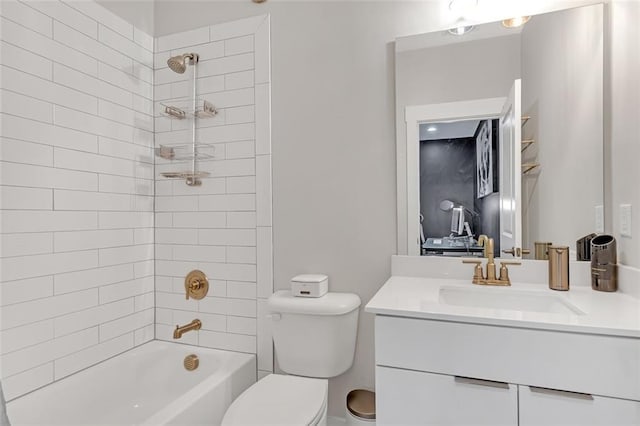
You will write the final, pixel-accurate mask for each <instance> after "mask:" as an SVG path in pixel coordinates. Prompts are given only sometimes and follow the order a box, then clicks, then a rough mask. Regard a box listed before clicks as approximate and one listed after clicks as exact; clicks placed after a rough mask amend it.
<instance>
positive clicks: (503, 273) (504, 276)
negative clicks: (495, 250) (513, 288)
mask: <svg viewBox="0 0 640 426" xmlns="http://www.w3.org/2000/svg"><path fill="white" fill-rule="evenodd" d="M507 265H522V263H521V262H517V261H514V260H503V261H501V262H500V277H499V278H498V280H499V281H502V282H504V283H506V284H507V285H511V280H510V279H509V269H507Z"/></svg>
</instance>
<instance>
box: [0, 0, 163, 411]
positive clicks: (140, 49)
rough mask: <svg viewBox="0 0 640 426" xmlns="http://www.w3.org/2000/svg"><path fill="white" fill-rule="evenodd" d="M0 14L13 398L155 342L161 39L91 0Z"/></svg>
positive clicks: (4, 337) (4, 263)
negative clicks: (156, 56) (156, 69)
mask: <svg viewBox="0 0 640 426" xmlns="http://www.w3.org/2000/svg"><path fill="white" fill-rule="evenodd" d="M0 8H1V12H0V14H1V15H2V21H1V30H0V31H1V39H2V41H1V47H0V49H1V50H0V63H1V76H0V80H1V88H2V89H1V97H2V99H1V101H0V105H1V122H0V124H1V143H2V145H1V151H0V156H1V158H0V159H1V162H0V167H1V170H0V172H1V180H0V183H1V186H0V191H1V192H0V200H1V202H2V205H1V206H0V207H1V209H2V210H1V212H0V220H1V222H0V227H1V228H0V229H1V232H2V233H1V240H2V246H1V252H0V256H1V257H2V259H1V271H0V274H1V275H0V279H1V284H0V290H1V291H0V295H1V298H0V306H1V309H0V310H1V324H0V342H1V343H0V352H1V357H0V361H1V367H2V368H1V377H2V385H3V388H4V391H5V395H6V396H7V397H8V398H9V399H11V398H15V397H17V396H19V395H21V394H24V393H27V392H29V391H31V390H34V389H36V388H38V387H41V386H43V385H46V384H48V383H51V382H53V381H54V380H58V379H60V378H63V377H65V376H67V375H69V374H72V373H74V372H76V371H78V370H80V369H83V368H85V367H87V366H89V365H92V364H95V363H97V362H100V361H102V360H104V359H106V358H109V357H111V356H113V355H115V354H118V353H120V352H123V351H125V350H127V349H130V348H132V347H134V346H135V345H139V344H141V343H143V342H145V341H148V340H150V339H152V338H153V333H154V329H153V322H154V310H153V307H154V293H153V291H154V264H153V220H154V217H153V182H154V181H153V179H154V171H153V167H154V165H153V155H152V146H153V102H152V95H153V86H152V83H153V69H152V68H153V53H152V51H153V39H152V38H151V37H150V36H148V35H147V34H144V33H143V32H141V31H139V30H137V29H136V28H134V27H133V26H131V25H130V24H128V23H127V22H125V21H123V20H122V19H120V18H118V17H117V16H115V15H113V14H112V13H110V12H108V11H107V10H106V9H104V8H102V7H101V6H99V5H97V4H96V3H94V2H91V1H84V2H60V1H43V2H34V1H28V2H27V1H22V2H21V1H15V0H7V1H5V0H3V1H1V2H0Z"/></svg>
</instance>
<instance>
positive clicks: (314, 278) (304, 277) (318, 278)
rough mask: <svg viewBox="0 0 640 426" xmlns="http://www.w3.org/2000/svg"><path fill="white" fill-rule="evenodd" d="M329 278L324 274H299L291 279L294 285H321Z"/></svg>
mask: <svg viewBox="0 0 640 426" xmlns="http://www.w3.org/2000/svg"><path fill="white" fill-rule="evenodd" d="M328 279H329V277H328V276H327V275H324V274H301V275H296V276H295V277H293V278H291V282H294V283H321V282H323V281H327V280H328Z"/></svg>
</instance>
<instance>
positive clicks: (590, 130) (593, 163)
mask: <svg viewBox="0 0 640 426" xmlns="http://www.w3.org/2000/svg"><path fill="white" fill-rule="evenodd" d="M602 25H603V15H602V5H599V6H590V7H581V8H576V9H570V10H566V11H562V12H555V13H547V14H543V15H539V16H536V17H535V18H534V19H532V20H531V21H530V22H529V23H528V24H527V25H526V26H525V27H524V29H523V30H522V81H523V84H522V114H523V115H529V116H531V120H529V121H528V122H527V123H526V124H525V125H524V126H523V127H522V138H523V139H534V140H535V143H534V144H533V145H532V146H531V147H529V148H528V149H527V150H526V151H524V152H523V154H522V162H523V163H531V162H538V163H540V168H539V169H537V170H534V171H533V172H531V173H528V174H526V175H523V176H522V200H523V205H522V213H523V214H522V216H523V217H522V229H523V240H522V242H523V247H525V248H530V249H532V248H533V243H534V241H552V242H553V243H554V244H559V245H568V246H570V247H571V249H572V250H575V241H576V240H577V239H578V238H580V237H582V236H584V235H587V234H590V233H591V232H595V231H596V229H595V206H597V205H603V183H602V176H603V159H602V150H603V142H602V140H603V128H602V125H603V121H602V120H603V99H602V94H603V75H602V71H603V70H602V62H603V50H602V49H603V39H602ZM549 207H553V212H554V213H553V214H550V210H549ZM555 212H563V213H560V214H555Z"/></svg>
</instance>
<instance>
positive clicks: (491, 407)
mask: <svg viewBox="0 0 640 426" xmlns="http://www.w3.org/2000/svg"><path fill="white" fill-rule="evenodd" d="M376 398H377V407H378V408H377V414H376V417H377V424H379V425H477V426H480V425H487V426H516V425H517V424H518V409H517V405H518V390H517V386H515V385H509V384H506V383H496V382H488V381H483V380H474V379H469V378H465V377H454V376H448V375H444V374H433V373H426V372H422V371H411V370H403V369H399V368H389V367H377V368H376Z"/></svg>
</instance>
